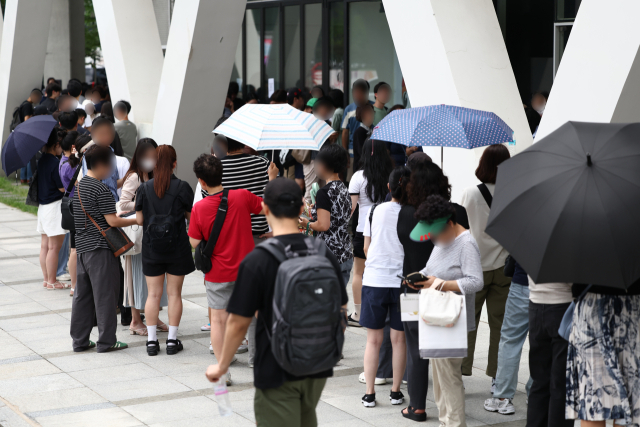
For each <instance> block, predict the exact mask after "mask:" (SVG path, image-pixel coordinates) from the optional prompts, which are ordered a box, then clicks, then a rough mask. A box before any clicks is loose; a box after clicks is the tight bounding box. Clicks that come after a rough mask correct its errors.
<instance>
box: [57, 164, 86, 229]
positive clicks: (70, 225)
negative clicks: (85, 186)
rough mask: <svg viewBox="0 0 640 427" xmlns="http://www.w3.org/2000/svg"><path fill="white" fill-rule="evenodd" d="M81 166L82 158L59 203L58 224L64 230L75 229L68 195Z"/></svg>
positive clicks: (71, 204) (70, 200)
mask: <svg viewBox="0 0 640 427" xmlns="http://www.w3.org/2000/svg"><path fill="white" fill-rule="evenodd" d="M81 167H82V160H80V163H78V166H77V167H76V172H75V173H74V174H73V178H71V182H69V185H68V186H67V189H66V191H65V192H64V196H62V205H60V210H61V211H62V221H60V222H61V224H60V225H61V226H62V228H64V229H65V230H69V231H76V224H75V222H74V219H73V198H71V197H69V193H71V190H72V189H73V186H74V185H75V183H76V180H77V179H78V173H80V168H81Z"/></svg>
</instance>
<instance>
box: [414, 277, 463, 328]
mask: <svg viewBox="0 0 640 427" xmlns="http://www.w3.org/2000/svg"><path fill="white" fill-rule="evenodd" d="M443 286H444V280H441V279H436V281H435V282H434V283H433V285H431V287H430V288H427V289H423V290H421V291H420V307H419V313H418V314H419V316H420V319H422V321H423V322H424V323H426V324H427V325H432V326H440V327H445V328H451V327H453V326H455V324H456V323H457V322H458V318H459V317H460V313H461V312H462V311H463V310H462V307H463V306H464V296H463V295H459V294H456V293H453V292H444V291H442V287H443Z"/></svg>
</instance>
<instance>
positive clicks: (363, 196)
mask: <svg viewBox="0 0 640 427" xmlns="http://www.w3.org/2000/svg"><path fill="white" fill-rule="evenodd" d="M391 171H392V165H391V157H389V152H388V151H387V148H386V147H385V145H384V142H382V141H373V140H371V139H367V141H366V142H365V143H364V152H363V158H362V170H359V171H357V172H355V173H354V174H353V177H351V182H350V183H349V195H350V196H351V215H353V213H354V211H355V210H356V207H358V208H359V210H358V212H359V213H358V216H357V217H356V218H354V222H356V220H357V226H356V233H355V235H354V236H353V257H354V262H353V282H352V284H351V286H352V290H353V304H354V312H353V313H351V314H349V316H348V318H347V321H348V324H349V326H355V327H361V326H362V325H360V305H361V302H360V301H361V299H360V296H361V292H362V275H363V274H364V267H365V260H366V259H367V256H366V254H365V253H364V235H363V232H364V226H365V222H366V221H367V216H368V215H369V209H370V208H371V206H373V205H374V204H378V203H382V202H384V199H385V197H386V196H387V193H388V192H389V189H388V187H387V184H388V183H389V175H390V174H391Z"/></svg>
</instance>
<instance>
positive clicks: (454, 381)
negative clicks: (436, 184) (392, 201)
mask: <svg viewBox="0 0 640 427" xmlns="http://www.w3.org/2000/svg"><path fill="white" fill-rule="evenodd" d="M415 215H416V218H417V219H418V220H419V222H418V224H417V225H416V227H415V228H414V229H413V231H412V232H411V238H412V239H413V240H414V241H420V238H421V237H424V236H429V239H430V240H431V241H432V243H433V244H434V246H435V247H434V248H433V251H432V252H431V256H430V257H429V261H427V265H426V266H425V268H424V269H422V270H421V271H420V272H421V273H422V274H423V275H424V276H427V278H428V280H426V281H423V282H417V283H416V284H415V285H411V284H409V286H412V287H414V288H422V289H425V288H430V287H431V286H433V285H434V283H436V281H437V282H438V284H440V283H441V281H444V283H442V288H438V289H440V290H442V291H444V292H456V293H459V294H462V295H464V297H465V303H466V305H467V331H471V330H474V329H476V327H477V325H476V322H475V319H474V318H473V301H474V299H475V296H474V294H475V293H476V292H478V291H480V290H481V289H482V265H481V262H480V250H479V249H478V245H477V244H476V241H475V239H474V238H473V236H472V235H471V233H470V232H469V230H467V229H465V228H464V227H463V226H462V225H460V224H459V223H458V221H457V216H456V208H455V207H454V206H453V204H452V203H451V202H449V201H447V200H446V199H445V198H444V197H442V196H440V195H431V196H429V197H427V200H426V201H425V202H423V203H422V204H421V205H420V206H419V207H418V209H417V210H416V214H415ZM430 363H431V368H432V371H433V395H434V397H435V401H436V405H437V406H438V412H439V419H440V424H441V425H446V426H447V427H465V426H466V425H467V423H466V415H465V409H464V407H465V401H464V384H463V382H462V371H461V368H462V359H461V358H457V357H450V358H442V359H431V360H430Z"/></svg>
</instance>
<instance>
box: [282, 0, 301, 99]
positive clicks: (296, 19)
mask: <svg viewBox="0 0 640 427" xmlns="http://www.w3.org/2000/svg"><path fill="white" fill-rule="evenodd" d="M284 55H285V57H284V87H285V89H288V88H291V87H300V86H301V84H300V6H287V7H285V8H284Z"/></svg>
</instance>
